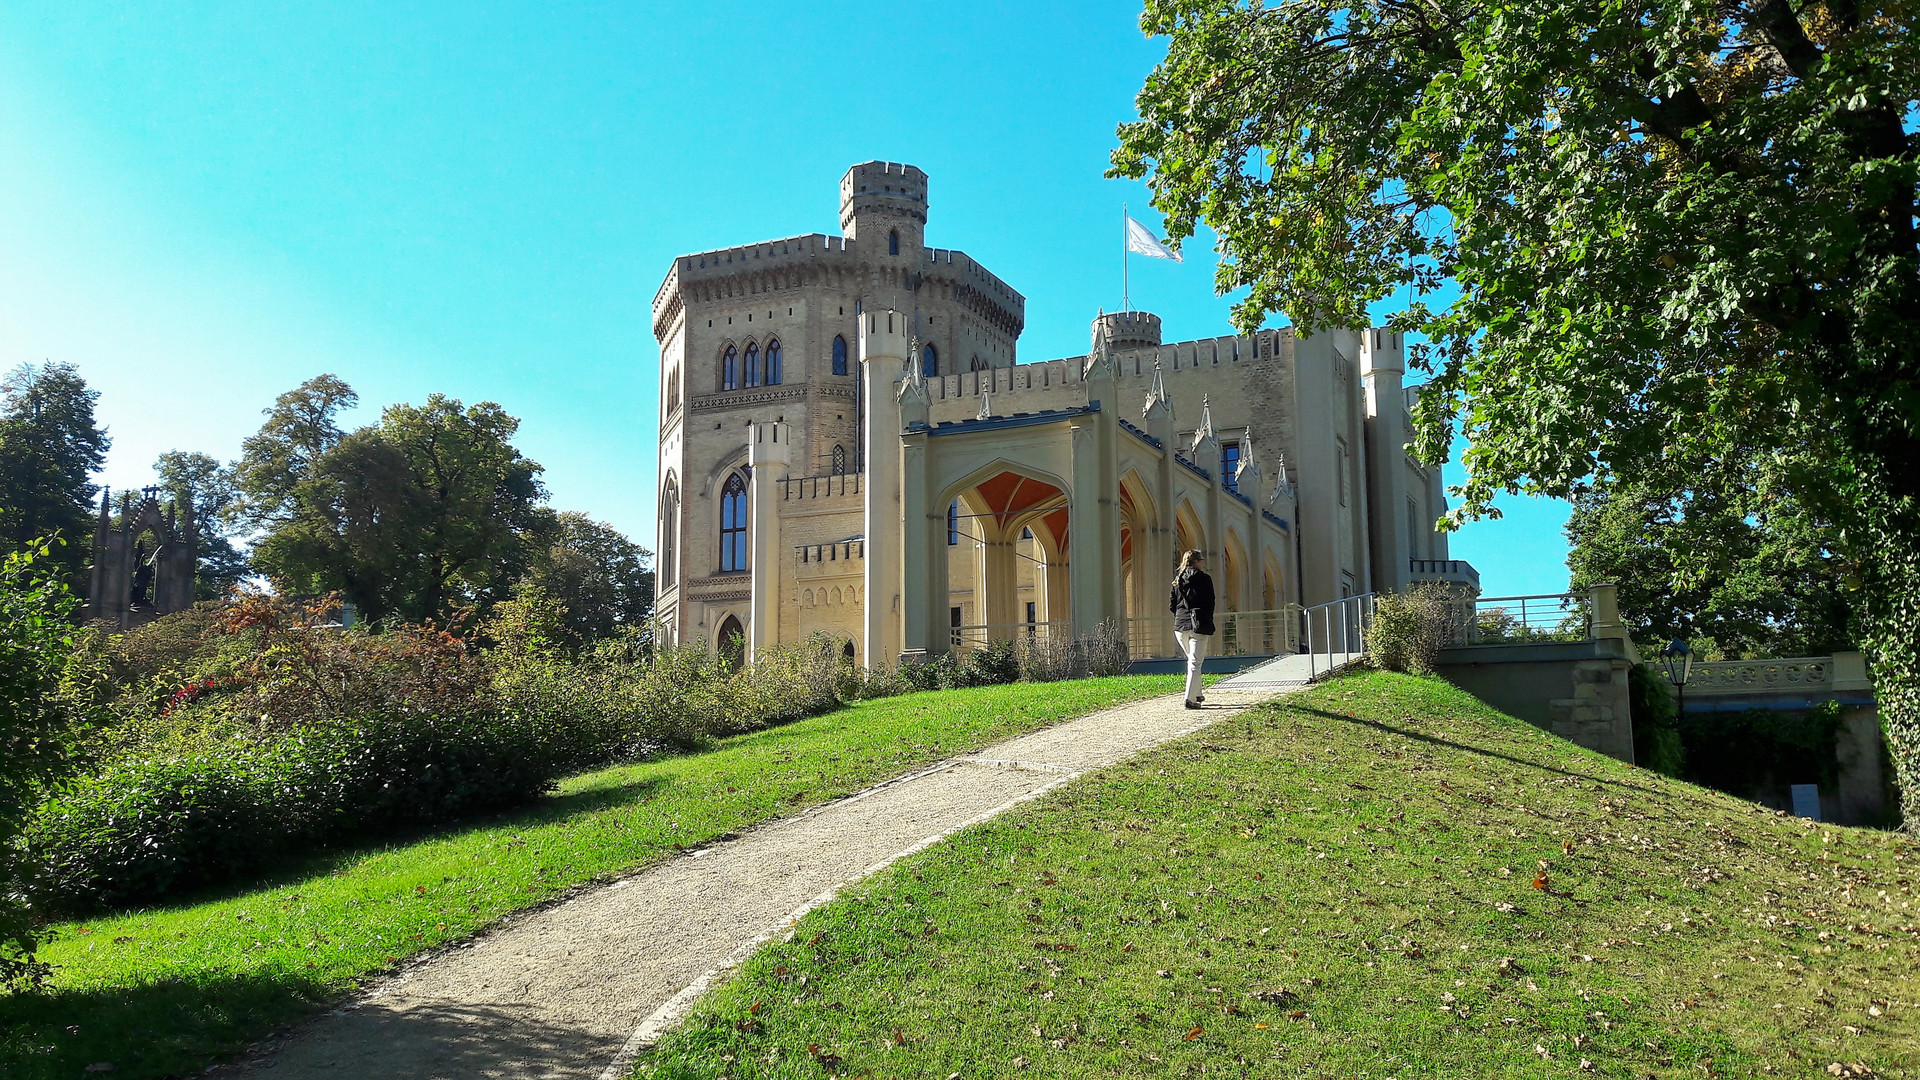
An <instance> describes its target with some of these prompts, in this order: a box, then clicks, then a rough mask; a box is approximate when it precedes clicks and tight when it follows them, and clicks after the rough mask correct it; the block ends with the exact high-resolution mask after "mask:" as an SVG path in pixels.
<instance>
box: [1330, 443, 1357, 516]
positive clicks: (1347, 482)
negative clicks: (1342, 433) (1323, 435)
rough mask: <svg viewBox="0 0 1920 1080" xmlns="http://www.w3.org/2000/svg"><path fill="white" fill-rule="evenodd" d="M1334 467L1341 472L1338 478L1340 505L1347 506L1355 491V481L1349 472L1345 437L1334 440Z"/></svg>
mask: <svg viewBox="0 0 1920 1080" xmlns="http://www.w3.org/2000/svg"><path fill="white" fill-rule="evenodd" d="M1333 468H1334V471H1335V472H1337V473H1338V474H1339V476H1338V477H1337V478H1336V479H1337V482H1338V485H1339V492H1340V505H1341V506H1345V505H1347V501H1348V499H1349V498H1350V497H1351V496H1352V492H1353V481H1352V479H1351V478H1350V477H1349V476H1348V474H1347V440H1345V439H1335V440H1334V441H1333Z"/></svg>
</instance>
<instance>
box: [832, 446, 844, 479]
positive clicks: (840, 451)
mask: <svg viewBox="0 0 1920 1080" xmlns="http://www.w3.org/2000/svg"><path fill="white" fill-rule="evenodd" d="M846 472H847V448H846V447H844V446H836V447H834V448H833V475H835V476H845V475H846Z"/></svg>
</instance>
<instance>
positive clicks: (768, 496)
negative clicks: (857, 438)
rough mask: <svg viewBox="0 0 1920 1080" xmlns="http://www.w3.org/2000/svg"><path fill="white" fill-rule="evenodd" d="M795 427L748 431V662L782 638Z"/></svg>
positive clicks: (772, 426)
mask: <svg viewBox="0 0 1920 1080" xmlns="http://www.w3.org/2000/svg"><path fill="white" fill-rule="evenodd" d="M791 439H792V429H791V428H789V427H788V426H787V425H786V424H782V423H777V422H776V423H771V424H751V425H749V428H748V433H747V474H748V476H749V477H750V483H751V485H752V495H751V497H750V498H749V500H748V507H749V509H748V514H749V515H750V516H749V517H748V518H747V528H748V535H749V536H751V537H752V538H753V563H752V567H753V584H752V586H751V588H752V592H751V593H750V594H749V595H750V599H749V601H748V603H749V605H750V606H749V608H748V611H749V613H750V614H749V615H748V621H747V660H748V662H749V663H751V662H753V660H754V659H755V658H756V657H758V656H759V655H760V653H761V652H762V651H763V650H765V649H769V648H772V647H773V646H774V645H777V644H779V641H780V602H781V600H782V599H784V597H783V595H782V593H781V586H780V578H781V574H780V571H781V570H782V568H783V565H784V563H785V561H786V560H785V558H784V555H785V547H786V545H784V544H783V543H781V538H780V499H781V495H782V493H783V492H782V489H783V487H784V483H785V481H786V479H787V471H788V469H789V468H790V467H791V464H792V461H793V453H792V443H791Z"/></svg>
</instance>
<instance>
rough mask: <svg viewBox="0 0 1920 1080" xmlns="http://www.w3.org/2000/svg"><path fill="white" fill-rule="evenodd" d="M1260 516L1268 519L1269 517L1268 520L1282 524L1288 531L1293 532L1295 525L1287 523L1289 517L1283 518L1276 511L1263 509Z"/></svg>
mask: <svg viewBox="0 0 1920 1080" xmlns="http://www.w3.org/2000/svg"><path fill="white" fill-rule="evenodd" d="M1260 516H1261V517H1263V518H1266V519H1267V520H1268V521H1271V522H1273V523H1274V524H1275V525H1278V526H1280V527H1281V528H1283V529H1285V530H1287V531H1288V532H1292V531H1293V526H1291V525H1289V524H1287V519H1286V518H1283V517H1280V516H1278V515H1276V514H1275V513H1274V512H1273V511H1271V510H1262V511H1260Z"/></svg>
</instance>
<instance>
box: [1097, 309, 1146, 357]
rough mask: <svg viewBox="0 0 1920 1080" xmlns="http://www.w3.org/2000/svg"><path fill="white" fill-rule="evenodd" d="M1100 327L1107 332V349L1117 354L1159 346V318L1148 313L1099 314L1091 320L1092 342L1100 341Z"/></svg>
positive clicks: (1114, 312) (1111, 312) (1119, 312)
mask: <svg viewBox="0 0 1920 1080" xmlns="http://www.w3.org/2000/svg"><path fill="white" fill-rule="evenodd" d="M1102 327H1105V328H1106V331H1107V348H1109V349H1112V350H1113V351H1114V352H1117V353H1118V352H1128V351H1130V350H1133V349H1154V348H1158V347H1159V346H1160V316H1158V315H1155V314H1153V313H1152V312H1150V311H1109V312H1103V313H1101V315H1100V316H1099V317H1098V318H1096V319H1094V320H1093V340H1095V341H1098V340H1100V330H1101V328H1102Z"/></svg>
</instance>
